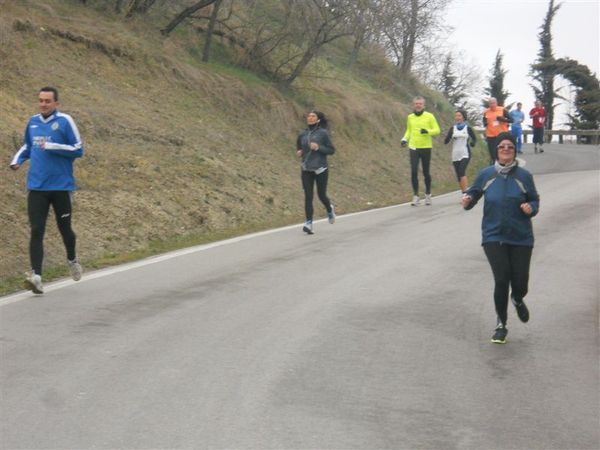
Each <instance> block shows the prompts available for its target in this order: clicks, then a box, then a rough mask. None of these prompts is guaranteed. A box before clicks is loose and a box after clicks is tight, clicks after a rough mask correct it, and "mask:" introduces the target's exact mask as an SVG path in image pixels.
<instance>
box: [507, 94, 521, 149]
mask: <svg viewBox="0 0 600 450" xmlns="http://www.w3.org/2000/svg"><path fill="white" fill-rule="evenodd" d="M522 108H523V103H521V102H519V103H517V107H516V109H513V110H512V111H511V112H510V113H509V115H510V117H511V119H512V123H511V124H510V132H511V134H512V135H513V136H514V137H515V140H516V141H517V153H523V122H524V121H525V113H523V111H522Z"/></svg>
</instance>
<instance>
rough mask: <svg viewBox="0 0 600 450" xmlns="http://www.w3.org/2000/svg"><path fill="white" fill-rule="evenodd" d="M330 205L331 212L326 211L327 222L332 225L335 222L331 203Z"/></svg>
mask: <svg viewBox="0 0 600 450" xmlns="http://www.w3.org/2000/svg"><path fill="white" fill-rule="evenodd" d="M330 206H331V212H328V213H327V219H328V220H329V223H330V224H332V225H333V224H334V223H335V209H334V208H333V204H332V205H330Z"/></svg>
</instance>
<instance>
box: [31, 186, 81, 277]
mask: <svg viewBox="0 0 600 450" xmlns="http://www.w3.org/2000/svg"><path fill="white" fill-rule="evenodd" d="M50 205H52V208H53V209H54V215H55V216H56V224H57V225H58V231H60V234H61V236H62V239H63V242H64V244H65V248H66V250H67V258H68V259H69V260H71V261H72V260H74V259H75V233H74V232H73V230H72V229H71V193H70V192H69V191H29V195H28V197H27V213H28V214H29V224H30V226H31V239H30V241H29V257H30V259H31V268H32V269H33V271H34V272H35V273H36V274H38V275H41V274H42V261H43V259H44V233H45V232H46V219H47V218H48V212H49V211H50Z"/></svg>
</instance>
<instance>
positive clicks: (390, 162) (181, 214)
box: [0, 0, 485, 292]
mask: <svg viewBox="0 0 600 450" xmlns="http://www.w3.org/2000/svg"><path fill="white" fill-rule="evenodd" d="M0 7H1V9H2V14H1V15H0V44H1V45H0V89H1V92H2V102H0V116H1V117H2V121H1V122H0V144H1V145H0V149H1V150H0V151H1V152H2V160H3V161H4V169H3V174H4V175H3V176H2V177H1V178H0V183H1V189H2V192H3V201H2V202H1V203H0V228H1V229H2V248H1V251H0V278H1V279H2V283H3V284H2V286H4V291H5V292H6V289H10V287H9V288H7V286H11V284H10V281H11V280H12V279H13V277H15V276H19V275H20V274H21V273H22V272H23V271H25V270H26V269H27V268H28V265H29V262H28V251H27V248H28V244H27V243H28V238H29V227H28V224H27V215H26V192H25V175H26V170H20V171H18V172H13V171H11V170H9V169H8V163H9V161H10V159H11V158H12V155H13V154H14V152H15V151H16V149H18V148H19V147H20V145H21V141H22V133H23V129H24V126H25V123H26V121H27V119H28V118H29V116H30V115H32V114H35V113H37V110H36V95H37V91H38V89H39V88H40V87H41V86H44V85H54V86H56V87H57V88H58V89H59V91H60V95H61V97H60V101H61V104H62V107H61V110H63V111H64V112H67V113H69V114H71V115H72V116H73V117H74V119H75V121H76V122H77V124H78V126H79V128H80V132H81V134H82V138H83V140H84V146H85V156H84V157H83V158H82V159H80V160H78V161H77V163H76V176H77V179H78V185H79V191H78V192H77V194H76V204H75V211H74V228H75V231H76V233H77V235H78V249H79V253H80V256H81V258H82V260H83V262H84V264H85V265H86V266H88V267H99V266H101V265H105V264H109V263H111V262H119V261H123V260H125V259H127V258H131V257H138V256H144V255H148V254H150V253H152V252H157V251H163V250H165V249H169V248H174V247H176V246H181V245H190V244H193V243H197V242H203V241H207V240H214V239H217V238H221V237H224V236H231V235H234V234H239V233H244V232H248V231H253V230H258V229H265V228H270V227H275V226H280V225H284V224H292V223H299V222H301V221H302V219H303V196H302V191H301V185H300V181H299V166H298V162H297V161H296V160H295V158H294V146H295V138H296V135H297V132H298V131H299V130H300V129H302V128H303V127H304V115H305V114H306V112H307V111H308V110H309V109H311V108H313V107H316V108H318V109H320V110H322V111H324V112H326V113H327V114H328V115H329V116H330V118H331V123H332V134H333V140H334V143H335V145H336V147H337V149H338V152H337V153H336V154H335V155H334V156H333V157H332V158H331V177H330V194H331V198H332V200H333V201H334V203H335V205H336V210H337V212H338V213H339V214H344V213H347V212H350V211H358V210H363V209H367V208H375V207H380V206H385V205H390V204H395V203H399V202H404V201H407V200H408V199H409V198H410V194H411V189H410V180H409V170H408V158H407V155H406V150H404V149H401V148H400V147H399V142H400V139H401V137H402V134H403V132H404V126H405V121H406V114H407V113H408V112H409V111H410V110H409V101H410V99H411V98H412V96H413V94H416V93H422V94H423V93H424V94H425V95H426V97H427V98H428V100H429V104H428V107H429V108H428V109H430V110H432V111H433V112H434V113H436V115H437V116H438V118H439V119H440V122H441V124H442V128H443V129H447V127H448V125H449V124H450V123H451V121H452V118H453V114H452V110H451V108H450V106H449V105H448V104H447V103H445V102H444V100H443V99H442V98H441V97H440V96H439V95H437V94H436V93H432V92H428V91H427V90H426V89H424V88H422V87H419V86H418V85H416V83H415V82H414V81H411V80H407V81H406V83H400V82H393V83H390V82H386V83H383V82H382V83H377V82H375V81H374V79H375V78H376V76H377V73H371V76H370V77H364V76H361V75H360V71H357V70H354V71H348V70H345V69H344V68H343V65H341V64H336V61H335V54H336V52H341V51H343V48H337V49H336V50H335V51H332V52H330V54H328V55H327V57H326V58H325V57H323V58H321V59H319V60H318V62H317V63H318V64H319V65H320V70H321V72H322V75H323V76H321V77H320V78H318V79H316V78H309V77H307V78H301V79H299V80H297V83H295V84H294V86H293V89H292V90H289V91H285V92H284V91H281V90H278V89H277V88H276V87H275V86H273V85H271V84H270V83H269V82H267V81H265V80H263V79H261V78H259V77H258V76H255V75H253V74H252V73H249V72H247V71H244V70H242V69H239V68H237V67H235V66H234V65H231V64H227V63H225V62H224V61H219V60H218V59H217V60H216V61H215V62H211V63H210V64H202V63H201V62H200V61H199V56H198V53H199V51H198V46H199V44H198V37H197V36H195V35H194V36H192V35H190V36H188V35H187V34H186V33H174V34H173V35H172V36H170V37H168V38H165V37H163V36H162V35H160V33H159V32H158V29H159V28H160V26H159V24H158V23H153V22H151V21H152V20H159V19H160V18H153V17H151V16H150V17H147V18H145V20H146V22H142V21H139V20H138V21H136V20H132V21H124V20H122V19H121V18H119V17H115V16H113V15H110V14H106V15H105V14H103V13H102V12H99V11H97V10H94V9H93V8H89V7H84V6H81V5H80V4H79V3H78V2H75V1H60V0H54V1H52V0H49V1H45V2H43V4H42V2H38V1H34V0H31V1H28V0H19V1H16V2H15V1H10V0H5V1H1V0H0ZM148 21H150V22H148ZM163 22H164V20H163ZM216 45H223V44H216ZM362 58H363V59H365V58H367V55H363V56H362ZM367 62H368V61H367ZM365 65H368V64H365ZM371 70H377V69H371ZM381 70H382V71H383V68H382V69H381ZM378 84H379V85H380V86H386V87H385V88H381V87H377V85H378ZM417 91H418V92H417ZM442 140H443V139H442V138H438V139H437V146H436V148H435V150H434V158H433V178H434V185H433V186H434V194H439V193H441V192H445V191H448V190H455V189H456V183H455V180H454V174H453V171H452V168H451V163H450V150H449V148H448V147H446V146H444V145H443V144H442ZM476 154H477V155H478V156H477V158H476V161H475V163H473V164H472V167H471V170H472V171H474V170H475V166H477V165H481V163H482V161H483V160H484V159H485V158H484V156H483V154H484V153H483V152H476ZM479 155H481V156H479ZM27 168H28V166H26V167H24V169H27ZM315 205H316V211H317V213H318V214H323V213H324V211H322V208H321V207H320V205H319V204H318V202H316V203H315ZM48 224H49V226H48V230H47V237H46V241H45V242H46V246H45V250H46V259H45V267H47V268H50V270H49V271H47V277H46V278H48V276H53V275H54V276H56V275H60V274H61V273H62V272H60V269H59V270H54V271H53V270H52V269H51V268H52V267H54V266H57V267H62V265H63V261H64V250H63V248H62V244H61V242H60V238H59V236H58V233H57V231H56V226H55V224H54V223H53V218H51V219H50V220H49V222H48ZM299 232H300V231H299Z"/></svg>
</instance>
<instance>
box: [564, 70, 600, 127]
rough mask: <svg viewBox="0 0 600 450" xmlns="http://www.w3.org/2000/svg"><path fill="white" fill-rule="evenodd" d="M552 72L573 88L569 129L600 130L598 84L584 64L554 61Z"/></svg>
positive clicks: (599, 83) (599, 94)
mask: <svg viewBox="0 0 600 450" xmlns="http://www.w3.org/2000/svg"><path fill="white" fill-rule="evenodd" d="M553 69H554V71H555V73H557V74H560V75H561V76H563V77H564V78H565V79H567V80H568V81H569V82H570V83H571V85H572V86H573V87H575V104H574V106H575V113H574V114H569V118H570V119H571V123H570V124H569V125H570V126H571V129H574V130H597V129H598V128H600V82H599V81H598V78H597V77H596V75H595V74H593V73H592V72H591V71H590V69H589V67H588V66H586V65H585V64H580V63H579V62H577V61H575V60H572V59H569V58H561V59H558V60H556V63H555V66H554V68H553Z"/></svg>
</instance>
